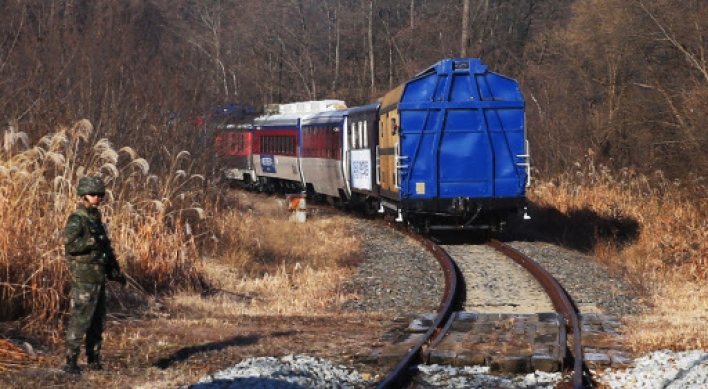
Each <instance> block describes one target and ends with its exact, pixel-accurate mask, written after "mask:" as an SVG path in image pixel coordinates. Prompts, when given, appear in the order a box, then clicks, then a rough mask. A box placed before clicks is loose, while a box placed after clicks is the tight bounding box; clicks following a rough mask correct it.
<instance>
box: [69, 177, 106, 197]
mask: <svg viewBox="0 0 708 389" xmlns="http://www.w3.org/2000/svg"><path fill="white" fill-rule="evenodd" d="M76 192H77V193H78V194H79V196H83V195H87V194H92V195H94V194H95V195H105V194H106V185H104V184H103V180H101V179H100V178H98V177H82V178H81V180H79V186H78V187H77V188H76Z"/></svg>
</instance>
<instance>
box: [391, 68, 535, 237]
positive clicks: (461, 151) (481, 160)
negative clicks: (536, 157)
mask: <svg viewBox="0 0 708 389" xmlns="http://www.w3.org/2000/svg"><path fill="white" fill-rule="evenodd" d="M524 107H525V104H524V99H523V96H522V94H521V90H520V89H519V86H518V84H517V82H516V81H515V80H512V79H510V78H507V77H504V76H501V75H499V74H496V73H493V72H490V71H489V70H488V69H487V66H486V65H483V64H482V63H481V62H480V60H478V59H472V58H458V59H446V60H442V61H440V62H438V63H436V64H435V65H433V66H431V67H429V68H428V69H426V70H424V71H423V72H421V73H419V74H418V75H417V76H416V77H414V78H413V79H412V80H410V81H408V82H406V83H405V84H404V85H402V86H401V87H399V88H397V89H395V90H393V91H391V92H389V94H387V95H386V96H385V97H384V99H383V102H382V106H381V111H380V115H381V116H380V127H381V134H380V143H379V148H380V161H381V164H380V170H381V183H380V184H381V194H382V196H383V197H384V198H383V201H382V205H384V206H385V207H388V208H389V209H392V210H395V212H397V213H398V217H399V220H406V221H407V222H409V223H410V224H413V225H417V226H420V227H423V228H425V229H426V230H436V229H438V230H439V229H478V228H482V229H491V230H497V229H500V228H502V227H503V226H504V225H505V223H506V222H507V220H508V219H509V218H511V217H515V215H517V213H518V211H519V210H521V209H523V207H525V204H526V186H527V184H528V182H529V156H528V155H529V154H528V146H527V145H528V143H527V141H526V133H525V130H526V129H525V117H524Z"/></svg>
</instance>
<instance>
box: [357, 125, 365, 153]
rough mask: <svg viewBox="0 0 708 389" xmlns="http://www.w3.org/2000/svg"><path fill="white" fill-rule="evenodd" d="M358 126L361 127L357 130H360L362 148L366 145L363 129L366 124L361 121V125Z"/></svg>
mask: <svg viewBox="0 0 708 389" xmlns="http://www.w3.org/2000/svg"><path fill="white" fill-rule="evenodd" d="M358 127H359V128H357V131H358V132H359V143H360V145H359V146H360V148H364V147H366V146H365V145H364V131H363V129H364V126H363V125H362V123H361V122H359V126H358Z"/></svg>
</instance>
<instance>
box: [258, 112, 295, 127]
mask: <svg viewBox="0 0 708 389" xmlns="http://www.w3.org/2000/svg"><path fill="white" fill-rule="evenodd" d="M305 116H308V115H305V114H297V115H263V116H259V117H257V118H255V119H253V126H254V127H257V126H286V125H295V126H296V125H297V124H298V122H299V121H300V119H302V118H303V117H305Z"/></svg>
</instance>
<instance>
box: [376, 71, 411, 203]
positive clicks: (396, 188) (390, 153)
mask: <svg viewBox="0 0 708 389" xmlns="http://www.w3.org/2000/svg"><path fill="white" fill-rule="evenodd" d="M404 86H405V85H400V86H398V87H397V88H396V89H393V90H392V91H390V92H389V93H387V94H386V95H385V96H384V98H383V101H382V102H381V110H380V114H379V149H378V160H379V171H378V173H379V174H378V177H379V187H380V189H381V196H383V197H384V198H389V199H393V200H399V199H400V196H399V192H400V187H401V175H400V169H401V166H402V165H403V164H405V160H404V158H401V144H400V142H401V138H400V116H399V113H398V103H399V101H400V99H401V93H402V91H403V87H404ZM384 205H386V204H384Z"/></svg>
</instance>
